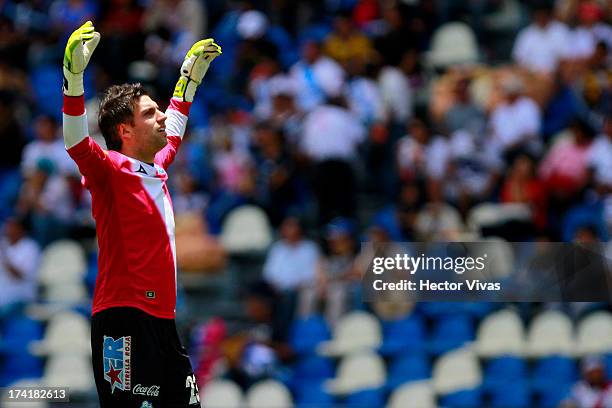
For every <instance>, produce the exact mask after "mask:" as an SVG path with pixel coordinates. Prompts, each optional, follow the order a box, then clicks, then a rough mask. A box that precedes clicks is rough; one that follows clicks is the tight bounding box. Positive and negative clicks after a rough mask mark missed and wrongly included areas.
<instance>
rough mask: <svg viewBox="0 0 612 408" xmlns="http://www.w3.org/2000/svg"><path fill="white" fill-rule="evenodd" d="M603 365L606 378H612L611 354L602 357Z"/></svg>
mask: <svg viewBox="0 0 612 408" xmlns="http://www.w3.org/2000/svg"><path fill="white" fill-rule="evenodd" d="M604 364H605V366H606V376H607V377H608V378H609V379H610V378H612V354H608V355H606V356H605V357H604Z"/></svg>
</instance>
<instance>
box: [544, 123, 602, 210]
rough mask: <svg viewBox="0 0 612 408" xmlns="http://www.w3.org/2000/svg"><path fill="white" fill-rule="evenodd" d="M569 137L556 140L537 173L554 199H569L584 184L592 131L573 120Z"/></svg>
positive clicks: (586, 175) (592, 135) (585, 125)
mask: <svg viewBox="0 0 612 408" xmlns="http://www.w3.org/2000/svg"><path fill="white" fill-rule="evenodd" d="M571 132H572V133H571V136H568V137H565V138H562V139H561V140H558V141H557V142H556V143H555V144H554V145H553V146H552V147H551V149H550V150H549V151H548V153H547V154H546V156H545V157H544V158H543V159H542V163H541V164H540V170H539V174H540V177H541V178H542V181H543V182H544V183H545V185H546V189H547V190H548V191H550V192H551V193H552V194H553V196H554V197H558V198H565V199H568V198H569V197H573V196H574V195H575V194H576V193H578V192H579V191H580V190H581V189H582V188H584V187H585V186H586V184H587V182H588V168H589V162H588V160H589V155H590V152H591V146H592V142H593V138H594V137H595V131H594V129H593V128H592V127H591V126H590V125H589V124H588V123H587V122H586V121H585V120H583V119H575V120H574V122H573V123H572V126H571Z"/></svg>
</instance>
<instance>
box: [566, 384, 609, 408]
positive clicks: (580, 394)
mask: <svg viewBox="0 0 612 408" xmlns="http://www.w3.org/2000/svg"><path fill="white" fill-rule="evenodd" d="M571 401H572V402H573V403H575V404H576V405H577V407H578V408H612V387H611V386H610V385H607V386H606V387H605V388H604V389H595V388H593V387H591V386H590V385H589V384H588V383H587V382H585V381H580V382H579V383H578V384H576V385H574V387H573V388H572V394H571Z"/></svg>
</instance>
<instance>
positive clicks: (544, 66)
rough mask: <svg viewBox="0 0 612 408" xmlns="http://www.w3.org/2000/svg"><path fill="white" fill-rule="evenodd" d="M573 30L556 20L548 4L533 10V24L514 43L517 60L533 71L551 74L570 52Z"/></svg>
mask: <svg viewBox="0 0 612 408" xmlns="http://www.w3.org/2000/svg"><path fill="white" fill-rule="evenodd" d="M569 44H570V43H569V30H568V28H567V26H566V25H565V24H563V23H561V22H559V21H557V20H555V18H554V16H553V13H552V7H551V6H550V5H549V4H548V2H547V1H538V2H537V3H536V4H535V5H534V6H533V8H532V23H531V24H530V25H529V26H527V27H525V28H524V29H522V30H521V31H520V32H519V34H518V37H517V38H516V41H515V43H514V49H513V51H512V55H513V57H514V60H515V61H516V62H517V63H518V64H519V65H521V66H522V67H525V68H527V69H529V70H531V71H534V72H538V73H544V74H550V73H553V72H554V71H555V70H556V69H557V65H558V64H559V61H560V60H562V59H563V58H565V57H566V56H567V55H568V52H569V49H568V48H569Z"/></svg>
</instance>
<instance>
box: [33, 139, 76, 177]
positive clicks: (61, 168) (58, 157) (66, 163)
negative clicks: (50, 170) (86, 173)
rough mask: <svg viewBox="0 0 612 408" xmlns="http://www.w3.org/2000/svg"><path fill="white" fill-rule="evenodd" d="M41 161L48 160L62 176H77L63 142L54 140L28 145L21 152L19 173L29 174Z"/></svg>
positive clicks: (73, 163)
mask: <svg viewBox="0 0 612 408" xmlns="http://www.w3.org/2000/svg"><path fill="white" fill-rule="evenodd" d="M41 159H48V160H50V161H51V162H53V164H54V165H55V168H56V169H57V171H58V172H59V173H61V174H64V175H78V174H79V169H78V167H77V166H76V164H75V162H74V161H73V160H72V159H70V156H68V152H66V147H65V146H64V141H63V140H62V139H56V140H54V141H52V142H47V141H42V140H34V141H33V142H30V143H28V145H27V146H26V147H25V149H24V151H23V157H22V159H21V172H22V173H23V174H24V175H29V174H31V173H32V172H33V171H34V170H36V166H37V164H38V162H39V161H40V160H41Z"/></svg>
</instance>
